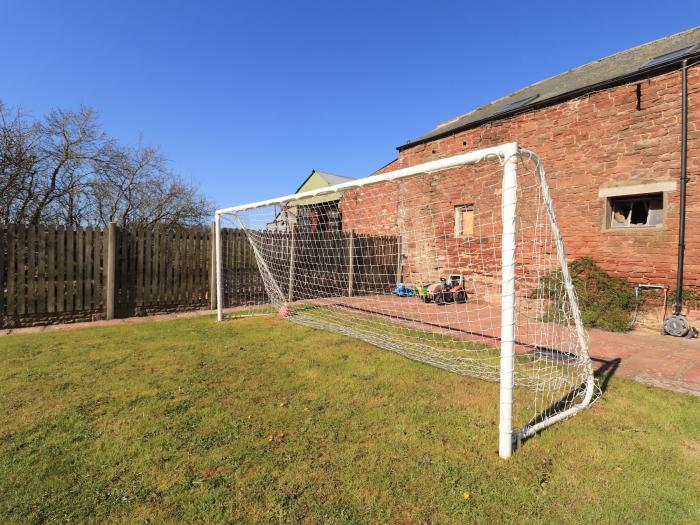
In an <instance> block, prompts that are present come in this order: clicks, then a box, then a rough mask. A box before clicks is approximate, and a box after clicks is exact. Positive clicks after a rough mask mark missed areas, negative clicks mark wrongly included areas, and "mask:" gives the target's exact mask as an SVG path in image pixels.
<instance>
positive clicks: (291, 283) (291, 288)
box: [287, 224, 297, 303]
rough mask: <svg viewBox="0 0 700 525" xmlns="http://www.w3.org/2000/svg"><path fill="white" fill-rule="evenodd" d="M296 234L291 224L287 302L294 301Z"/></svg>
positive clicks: (295, 229) (295, 227) (294, 226)
mask: <svg viewBox="0 0 700 525" xmlns="http://www.w3.org/2000/svg"><path fill="white" fill-rule="evenodd" d="M296 233H297V225H296V224H293V225H292V242H291V246H290V247H289V293H288V297H287V301H288V302H290V303H291V302H292V301H293V300H294V256H295V254H294V251H295V245H296Z"/></svg>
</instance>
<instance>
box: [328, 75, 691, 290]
mask: <svg viewBox="0 0 700 525" xmlns="http://www.w3.org/2000/svg"><path fill="white" fill-rule="evenodd" d="M688 76H689V79H688V80H689V104H688V111H689V116H688V131H689V132H688V176H689V178H690V182H689V184H688V209H687V225H688V228H687V237H686V261H685V264H686V271H685V272H686V273H685V277H686V286H690V287H694V288H699V287H700V199H699V198H698V191H699V190H698V183H697V182H696V181H695V180H694V175H695V173H696V172H697V171H698V169H699V168H700V121H699V119H698V117H699V116H700V94H698V91H699V90H700V66H698V67H695V68H692V69H691V70H690V71H689V75H688ZM641 88H642V98H641V110H637V109H636V107H637V98H636V83H633V84H629V85H625V86H620V87H616V88H612V89H608V90H605V91H601V92H597V93H592V94H589V95H586V96H583V97H581V98H579V99H576V100H572V101H569V102H565V103H562V104H559V105H557V106H553V107H550V108H545V109H541V110H538V111H533V112H529V113H526V114H523V115H520V116H516V117H513V118H510V119H506V120H503V121H500V122H493V123H490V124H487V125H484V126H482V127H480V128H476V129H472V130H467V131H463V132H461V133H458V134H456V135H453V136H450V137H447V138H443V139H439V140H435V141H433V142H430V143H427V144H421V145H417V146H414V147H411V148H409V149H406V150H403V151H402V152H401V153H400V155H399V159H398V161H397V162H396V163H395V164H393V165H392V168H394V169H398V168H403V167H408V166H412V165H415V164H419V163H422V162H427V161H429V160H434V159H437V158H442V157H448V156H451V155H455V154H457V153H461V152H464V151H469V150H474V149H479V148H484V147H488V146H493V145H496V144H500V143H504V142H512V141H517V142H518V143H520V144H521V145H522V146H524V147H527V148H529V149H531V150H533V151H535V152H536V153H537V154H538V155H539V156H540V157H541V158H542V160H543V163H544V166H545V168H546V170H547V174H548V178H549V181H550V185H551V187H552V193H553V197H554V202H555V206H556V211H557V216H558V219H559V224H560V227H561V230H562V233H563V235H564V240H565V243H566V250H567V255H568V257H569V259H574V258H577V257H580V256H591V257H593V258H594V259H595V260H596V261H598V263H599V264H600V265H601V266H602V267H603V268H604V269H605V270H607V271H608V272H610V273H611V274H613V275H618V276H622V277H625V278H628V279H629V280H630V281H632V282H635V283H636V282H654V283H666V284H669V285H671V286H674V284H675V278H676V254H677V235H678V228H677V227H678V204H679V193H680V192H679V191H678V189H677V190H676V191H674V192H669V193H667V194H666V197H667V199H666V203H665V212H664V213H665V215H664V224H663V227H660V228H657V229H654V228H643V229H627V230H614V231H611V230H606V229H605V228H604V215H605V204H606V201H605V199H604V198H599V197H598V191H599V189H600V188H607V187H615V186H628V185H637V184H645V183H651V182H662V181H677V180H678V176H679V172H680V104H681V98H680V97H681V95H680V93H681V86H680V73H677V72H674V73H668V74H665V75H662V76H659V77H655V78H652V79H649V80H645V81H643V82H642V83H641ZM450 176H451V177H453V183H451V184H450V188H449V189H448V188H445V189H443V190H438V191H433V192H432V193H430V191H428V192H427V194H428V195H431V197H426V198H430V199H432V200H433V202H434V203H437V202H439V201H440V199H443V201H444V203H445V209H451V208H452V205H456V204H461V203H464V202H466V201H467V200H470V199H471V198H476V197H479V199H480V200H481V204H480V203H478V202H477V203H476V205H477V206H483V205H486V206H491V205H492V203H490V202H489V199H488V198H487V197H485V195H483V194H481V195H477V194H478V193H479V190H478V188H477V186H475V184H474V179H473V171H472V170H471V169H461V170H459V169H455V170H451V173H450ZM441 178H442V179H443V180H444V179H445V178H446V177H445V174H443V175H441ZM425 180H426V177H421V178H416V179H409V180H407V181H405V182H402V183H401V184H400V185H398V184H393V185H390V187H388V188H387V185H384V184H381V185H377V186H372V187H368V188H362V189H359V190H356V191H352V192H347V193H346V195H345V197H344V199H343V202H342V203H341V207H342V210H343V223H344V228H348V229H350V228H353V229H356V230H357V231H361V232H364V233H384V234H387V233H395V232H396V229H397V226H396V224H397V220H398V222H401V220H403V221H404V222H406V220H408V219H407V218H406V217H404V218H403V219H401V218H397V210H398V203H399V201H400V200H401V199H403V200H404V203H406V199H407V198H408V197H407V196H409V195H410V196H413V195H415V194H416V193H421V192H424V193H425V191H426V188H425V187H422V188H421V185H423V186H424V185H425V184H426V182H425ZM399 187H400V188H401V189H400V190H399V189H398V188H399ZM470 192H472V193H474V194H475V195H476V197H472V196H470ZM411 198H413V197H411ZM499 199H500V197H499ZM459 201H461V202H459ZM360 203H361V204H360ZM369 209H372V210H380V211H381V213H368V210H369ZM417 209H418V208H414V211H412V212H410V213H412V214H413V215H414V218H417V215H415V214H417V213H419V212H418V211H415V210H417ZM404 213H405V212H404ZM450 213H452V211H450ZM438 222H440V221H438ZM447 224H449V229H450V230H451V228H452V222H451V221H449V220H448V221H447ZM434 231H435V237H437V238H442V237H444V238H445V239H447V235H449V233H450V232H447V233H445V230H444V228H443V226H442V223H440V225H438V226H434ZM410 242H411V241H409V242H408V243H407V245H406V246H405V247H404V249H403V252H404V256H405V265H406V266H407V267H411V266H413V267H416V268H417V267H420V266H422V265H423V266H424V265H425V264H426V263H427V259H426V257H427V258H434V257H436V258H435V259H434V260H435V267H436V268H439V267H440V265H441V261H440V259H439V257H440V251H441V247H439V246H437V247H436V246H434V247H433V248H431V249H430V250H426V249H423V248H422V247H418V246H415V245H414V246H410ZM445 242H448V241H447V240H446V241H445ZM458 245H459V243H457V246H458ZM460 264H461V263H460ZM438 271H442V269H441V270H438Z"/></svg>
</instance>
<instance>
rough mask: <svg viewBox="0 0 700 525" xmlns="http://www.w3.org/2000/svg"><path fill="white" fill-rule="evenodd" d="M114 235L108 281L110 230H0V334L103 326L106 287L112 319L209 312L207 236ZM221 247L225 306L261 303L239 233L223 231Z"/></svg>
mask: <svg viewBox="0 0 700 525" xmlns="http://www.w3.org/2000/svg"><path fill="white" fill-rule="evenodd" d="M112 228H113V230H114V231H113V237H114V240H113V250H114V269H113V270H112V272H113V276H112V277H111V278H110V275H109V268H108V266H109V265H108V259H109V253H108V252H109V247H110V235H109V229H106V230H100V229H93V228H64V227H62V226H53V225H48V226H47V225H39V226H35V225H30V226H28V225H21V224H9V225H0V328H15V327H22V326H35V325H44V324H53V323H65V322H76V321H91V320H97V319H104V318H106V317H107V304H108V300H109V297H108V296H109V293H110V292H109V285H110V284H111V286H112V287H113V292H112V293H113V295H114V297H113V304H114V311H113V316H114V317H131V316H139V315H150V314H155V313H165V312H174V311H184V310H196V309H206V308H213V307H215V303H214V302H213V300H212V299H213V295H215V294H213V293H212V285H213V283H212V279H211V278H212V275H213V273H214V272H213V268H212V260H213V259H212V242H211V239H212V236H211V231H210V230H209V229H207V228H203V227H189V228H176V229H166V228H162V227H152V228H142V229H128V230H126V229H120V228H116V227H114V226H112ZM222 246H223V249H224V254H225V257H224V259H223V260H224V270H225V274H226V276H227V277H228V282H227V283H225V285H226V289H227V296H226V303H227V304H228V305H236V304H248V303H250V302H251V301H253V300H256V301H258V302H262V301H264V298H265V295H264V294H265V292H264V288H263V285H262V281H261V279H260V275H259V272H258V271H257V267H255V259H254V257H252V255H251V251H250V245H249V243H248V240H247V239H246V237H245V234H244V233H243V232H242V231H241V230H228V229H225V230H223V231H222ZM244 253H245V254H248V255H247V256H246V257H243V256H242V254H244ZM232 265H233V266H232ZM235 265H239V267H235Z"/></svg>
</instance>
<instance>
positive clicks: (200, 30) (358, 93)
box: [0, 0, 700, 206]
mask: <svg viewBox="0 0 700 525" xmlns="http://www.w3.org/2000/svg"><path fill="white" fill-rule="evenodd" d="M699 24H700V2H697V1H687V2H686V1H677V2H672V3H666V4H661V3H658V2H650V1H647V2H644V1H640V0H638V1H634V2H627V1H618V2H613V1H607V2H605V1H588V2H585V3H581V2H561V1H559V2H535V1H529V2H467V1H463V2H459V1H456V0H453V1H428V0H424V1H422V2H417V1H413V0H404V1H401V2H380V1H374V2H364V1H357V0H356V1H352V2H333V1H330V0H326V1H322V2H321V1H320V2H305V1H279V2H270V1H264V0H259V1H257V2H223V1H204V0H203V1H199V2H195V1H171V2H155V1H151V2H147V1H145V0H141V1H139V2H136V1H124V0H121V1H113V2H100V1H94V0H93V1H69V0H64V1H61V2H56V1H48V0H45V1H29V0H0V49H2V70H1V72H0V98H1V99H2V100H3V101H4V102H5V103H7V104H10V105H22V106H23V107H24V108H25V109H27V110H29V111H30V112H31V113H32V114H34V115H36V116H39V115H41V114H43V113H44V112H46V111H47V110H48V109H50V108H51V107H66V108H77V107H78V106H79V105H80V104H81V103H83V104H87V105H90V106H93V107H95V108H96V109H98V110H99V112H100V115H101V121H102V123H103V126H104V128H105V129H106V131H107V132H108V133H109V134H111V135H113V136H116V137H118V138H119V139H121V140H122V141H123V142H126V143H131V144H135V143H138V142H139V140H141V141H142V142H144V143H146V144H151V145H157V146H160V147H161V148H162V150H163V151H164V152H165V154H166V155H167V157H168V158H169V159H170V161H171V163H172V167H173V168H174V169H175V170H176V171H177V172H178V173H180V174H181V175H182V176H183V177H186V178H188V179H191V180H193V181H195V182H196V183H197V184H199V185H200V187H201V188H202V189H203V190H204V191H205V192H206V193H207V194H209V195H210V196H211V197H212V198H213V199H214V201H215V202H216V204H218V205H219V206H229V205H234V204H240V203H243V202H248V201H251V200H258V199H262V198H269V197H273V196H278V195H281V194H286V193H290V192H292V191H294V190H295V189H296V188H297V186H298V185H299V184H300V182H301V181H302V180H303V179H304V178H305V177H306V176H307V175H308V174H309V172H310V171H311V169H312V168H318V169H322V170H327V171H333V172H336V173H339V174H342V175H347V176H351V177H362V176H365V175H367V174H369V173H370V172H372V171H374V170H375V169H377V168H379V167H380V166H382V165H384V164H385V163H387V162H388V161H390V160H392V159H393V158H394V157H395V156H396V150H395V147H396V146H398V145H399V144H403V143H405V142H406V141H407V140H409V139H412V138H416V137H418V136H420V135H422V134H423V133H425V132H427V131H429V130H430V129H432V128H433V127H434V126H435V124H437V123H438V122H440V121H443V120H447V119H449V118H452V117H454V116H456V115H459V114H461V113H465V112H466V111H469V110H470V109H473V108H475V107H477V106H479V105H481V104H484V103H487V102H490V101H491V100H493V99H496V98H499V97H501V96H503V95H506V94H508V93H509V92H512V91H514V90H516V89H518V88H520V87H523V86H525V85H527V84H530V83H532V82H535V81H537V80H541V79H543V78H545V77H548V76H551V75H554V74H557V73H560V72H562V71H564V70H567V69H570V68H572V67H576V66H579V65H581V64H584V63H586V62H590V61H591V60H595V59H598V58H601V57H603V56H606V55H609V54H611V53H614V52H617V51H620V50H623V49H626V48H629V47H632V46H635V45H638V44H642V43H644V42H648V41H650V40H653V39H656V38H660V37H663V36H666V35H669V34H672V33H675V32H678V31H682V30H684V29H688V28H691V27H693V26H696V25H699Z"/></svg>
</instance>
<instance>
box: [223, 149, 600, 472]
mask: <svg viewBox="0 0 700 525" xmlns="http://www.w3.org/2000/svg"><path fill="white" fill-rule="evenodd" d="M519 158H527V159H530V160H533V161H534V162H535V163H536V165H537V173H536V175H537V176H538V177H539V178H540V184H541V187H542V194H543V197H544V201H545V207H546V212H547V214H548V215H549V218H550V221H551V228H552V234H553V237H554V242H555V243H556V248H557V250H556V251H557V257H558V259H559V265H560V268H561V273H562V275H563V282H564V288H565V294H566V296H567V298H568V301H569V302H570V305H571V308H572V314H573V315H572V316H573V320H572V321H573V324H574V325H575V331H576V334H577V338H578V343H579V352H580V353H581V355H582V356H583V358H584V359H585V360H586V361H587V365H586V368H587V370H586V375H587V378H586V381H585V383H584V384H583V385H581V389H582V395H581V396H580V399H581V401H580V402H578V403H576V404H573V405H572V406H570V407H568V408H566V409H565V410H562V411H560V412H557V413H555V414H552V415H549V416H548V417H546V418H544V419H543V420H541V421H535V422H533V423H531V424H528V425H527V426H525V427H524V428H522V429H520V430H514V429H513V389H514V377H515V358H516V351H515V346H516V340H515V326H516V293H515V280H516V249H517V245H516V209H517V205H518V203H517V186H518V178H517V171H518V159H519ZM488 159H497V160H498V161H499V162H500V163H501V165H502V166H503V179H502V181H503V182H502V199H501V205H502V206H501V214H502V232H501V236H502V244H501V308H500V312H501V322H500V395H499V397H500V399H499V454H500V456H501V457H503V458H508V457H510V455H511V454H512V452H513V450H514V447H516V446H517V444H518V443H519V442H520V441H521V440H522V439H524V438H527V437H530V436H532V435H534V434H535V433H537V432H539V431H540V430H542V429H543V428H545V427H547V426H549V425H551V424H553V423H555V422H557V421H561V420H563V419H566V418H568V417H571V416H573V415H575V414H576V413H578V412H580V411H581V410H583V409H584V408H586V407H587V406H588V405H589V404H590V403H591V401H592V399H593V396H594V392H595V382H594V379H593V371H592V365H591V363H590V358H589V356H588V343H587V339H586V334H585V331H584V328H583V323H582V321H581V318H580V314H579V310H578V302H577V298H576V293H575V291H574V288H573V285H572V283H571V279H570V276H569V272H568V265H567V261H566V255H565V252H564V245H563V240H562V237H561V234H560V232H559V229H558V226H557V223H556V218H555V215H554V208H553V205H552V200H551V195H550V193H549V188H548V185H547V182H546V179H545V176H544V170H543V168H542V165H541V162H540V159H539V157H537V155H536V154H534V153H533V152H531V151H529V150H527V149H524V148H521V147H519V146H518V144H517V143H514V142H512V143H506V144H502V145H499V146H495V147H491V148H484V149H480V150H476V151H471V152H467V153H463V154H458V155H454V156H451V157H447V158H443V159H438V160H434V161H430V162H425V163H422V164H417V165H415V166H411V167H408V168H403V169H398V170H395V171H391V172H387V173H384V174H380V175H374V176H370V177H366V178H363V179H358V180H353V181H349V182H345V183H342V184H335V185H332V186H328V187H324V188H320V189H315V190H310V191H305V192H301V193H296V194H293V195H286V196H282V197H277V198H274V199H269V200H264V201H259V202H254V203H249V204H243V205H239V206H232V207H228V208H222V209H219V210H217V211H216V213H215V232H216V238H215V255H216V295H217V318H218V320H219V321H221V320H222V319H223V310H224V304H223V282H222V266H223V264H222V241H221V218H222V216H226V215H235V214H237V213H240V212H244V211H247V210H253V209H256V208H262V207H267V206H274V205H284V204H286V203H289V202H292V201H299V200H301V199H307V198H311V197H319V196H323V195H329V194H334V193H338V192H343V191H345V190H350V189H354V188H361V187H363V186H369V185H374V184H380V183H383V182H389V181H394V180H397V179H402V178H406V177H411V176H414V175H418V174H426V173H435V172H439V171H443V170H447V169H450V168H456V167H459V166H466V165H472V164H476V163H479V162H481V161H484V160H488Z"/></svg>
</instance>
